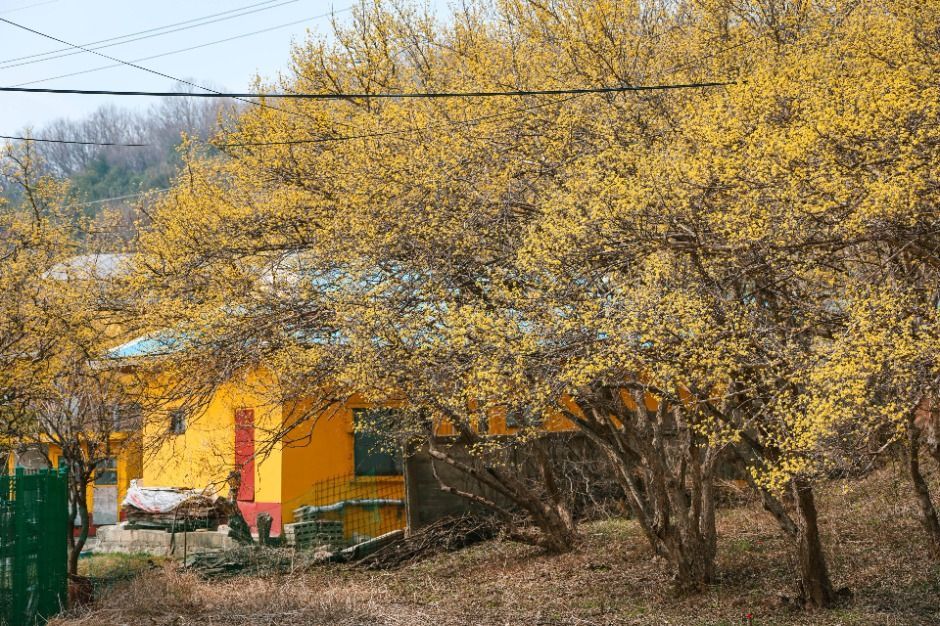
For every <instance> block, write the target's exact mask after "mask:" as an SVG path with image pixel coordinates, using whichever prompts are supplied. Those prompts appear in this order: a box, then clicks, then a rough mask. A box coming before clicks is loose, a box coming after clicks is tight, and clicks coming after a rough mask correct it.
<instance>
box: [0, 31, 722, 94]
mask: <svg viewBox="0 0 940 626" xmlns="http://www.w3.org/2000/svg"><path fill="white" fill-rule="evenodd" d="M0 21H7V20H4V19H3V18H0ZM126 65H131V64H129V63H128V64H126ZM131 67H138V68H139V69H146V68H140V66H134V65H131ZM147 71H150V72H153V73H156V74H160V73H159V72H155V71H154V70H147ZM161 75H162V76H164V77H166V78H171V79H172V78H173V77H172V76H166V75H164V74H161ZM180 82H182V83H183V84H186V85H193V83H188V82H186V81H180ZM736 84H738V82H737V81H708V82H699V83H675V84H662V85H621V86H617V87H572V88H566V89H518V90H505V91H429V92H428V91H425V92H408V91H405V92H400V93H397V92H376V93H369V92H348V93H251V92H239V93H229V92H220V91H212V92H211V93H189V92H186V91H114V90H109V89H51V88H41V87H35V88H31V87H0V92H16V93H48V94H73V95H83V96H96V95H97V96H148V97H161V98H234V99H237V100H240V99H242V98H269V99H287V100H374V99H396V98H410V99H435V98H500V97H525V96H561V95H573V94H590V93H628V92H635V91H675V90H679V89H699V88H708V87H727V86H729V85H736ZM193 86H195V87H199V85H193ZM199 88H200V89H208V88H207V87H199ZM252 104H259V103H256V102H253V103H252Z"/></svg>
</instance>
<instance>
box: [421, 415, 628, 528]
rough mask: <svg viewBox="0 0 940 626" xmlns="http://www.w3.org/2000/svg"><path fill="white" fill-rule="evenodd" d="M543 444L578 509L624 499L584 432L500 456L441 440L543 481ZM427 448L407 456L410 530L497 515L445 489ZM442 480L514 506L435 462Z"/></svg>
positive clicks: (476, 458)
mask: <svg viewBox="0 0 940 626" xmlns="http://www.w3.org/2000/svg"><path fill="white" fill-rule="evenodd" d="M534 445H539V446H541V447H542V450H543V451H544V452H545V453H546V454H547V456H548V458H549V459H550V460H551V464H552V467H553V468H554V471H555V473H556V476H557V477H558V479H559V480H558V483H559V488H560V489H561V490H562V491H563V492H564V493H566V495H567V496H568V497H569V498H570V499H571V504H572V507H573V508H574V509H576V510H577V509H579V508H580V509H583V508H584V501H585V500H586V499H597V500H601V499H610V498H615V499H616V498H619V497H620V496H621V492H620V489H619V486H617V485H616V484H615V481H613V480H612V476H611V473H610V471H609V469H608V468H607V465H606V463H605V462H604V461H603V459H602V458H601V457H600V455H599V454H598V452H597V450H596V449H595V448H594V446H593V445H592V444H591V443H590V442H589V441H588V440H587V439H586V438H585V437H584V436H583V435H582V434H580V433H577V432H564V433H547V434H546V436H545V437H544V438H540V439H539V440H538V441H532V442H529V443H526V444H522V445H516V446H513V447H511V448H507V449H505V450H503V451H502V452H500V453H499V454H498V458H494V457H492V456H490V457H487V458H485V459H484V458H483V457H481V456H480V455H479V454H471V453H470V451H469V450H468V449H467V447H466V446H465V445H463V444H460V443H459V442H457V441H456V439H453V438H443V437H442V438H439V439H438V440H437V443H436V446H437V447H438V448H439V449H441V450H442V451H446V452H447V454H449V455H452V456H453V457H454V458H456V459H459V460H460V461H463V462H466V463H468V464H472V465H475V466H476V467H478V468H481V469H482V467H483V465H484V464H485V463H484V462H487V463H499V464H500V465H501V466H503V467H507V468H510V469H512V471H514V472H517V473H519V474H520V475H521V476H525V477H528V478H530V479H532V480H533V481H535V482H536V483H538V466H537V465H536V463H535V460H534V453H533V450H532V446H534ZM431 462H432V460H431V457H430V455H429V454H428V449H427V446H426V445H424V446H421V447H420V448H418V449H416V450H414V451H413V452H412V454H410V455H408V456H407V457H406V459H405V489H406V497H407V510H406V514H407V522H408V528H409V530H410V531H414V530H418V529H420V528H423V527H425V526H427V525H428V524H431V523H433V522H434V521H436V520H439V519H441V518H443V517H448V516H456V515H462V514H465V513H471V512H473V513H479V514H491V512H490V511H489V510H488V509H486V508H484V507H482V506H481V505H479V504H476V503H473V502H472V501H470V500H468V499H466V498H463V497H460V496H457V495H453V494H450V493H447V492H446V491H443V490H442V489H441V488H440V485H439V483H438V481H437V479H436V478H435V477H434V472H433V471H432V466H431ZM434 465H435V468H436V470H437V474H438V476H439V477H440V478H441V480H442V481H443V482H444V483H445V484H447V485H449V486H451V487H454V488H457V489H460V490H461V491H468V492H470V493H474V494H479V495H482V496H484V497H486V498H488V499H491V500H493V501H495V502H496V503H497V504H499V505H501V506H506V507H507V508H511V507H512V504H511V503H510V502H508V501H506V500H505V498H503V497H501V496H500V495H498V494H496V493H494V492H493V491H492V490H491V489H489V488H487V487H485V486H484V485H482V484H481V483H480V482H479V481H477V480H476V479H474V478H472V477H471V476H469V475H468V474H466V473H464V472H462V471H460V470H458V469H456V468H454V467H452V466H450V465H448V464H446V463H443V462H441V461H435V462H434Z"/></svg>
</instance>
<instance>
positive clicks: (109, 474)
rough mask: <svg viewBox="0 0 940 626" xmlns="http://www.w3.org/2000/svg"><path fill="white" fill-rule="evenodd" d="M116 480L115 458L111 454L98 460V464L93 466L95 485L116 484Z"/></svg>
mask: <svg viewBox="0 0 940 626" xmlns="http://www.w3.org/2000/svg"><path fill="white" fill-rule="evenodd" d="M117 482H118V481H117V459H116V458H114V457H113V456H112V457H109V458H107V459H104V460H102V461H98V466H97V467H96V468H95V485H97V486H99V487H101V486H106V485H116V484H117Z"/></svg>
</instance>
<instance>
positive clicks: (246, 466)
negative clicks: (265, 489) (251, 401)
mask: <svg viewBox="0 0 940 626" xmlns="http://www.w3.org/2000/svg"><path fill="white" fill-rule="evenodd" d="M235 471H236V472H240V474H241V482H240V483H239V487H238V499H239V500H242V501H251V500H254V499H255V411H254V409H237V410H236V411H235Z"/></svg>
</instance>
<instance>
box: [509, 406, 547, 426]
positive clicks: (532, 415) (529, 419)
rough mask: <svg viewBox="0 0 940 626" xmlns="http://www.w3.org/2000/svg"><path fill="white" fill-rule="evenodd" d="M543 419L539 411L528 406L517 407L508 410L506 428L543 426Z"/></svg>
mask: <svg viewBox="0 0 940 626" xmlns="http://www.w3.org/2000/svg"><path fill="white" fill-rule="evenodd" d="M543 421H544V419H543V418H542V414H541V413H537V412H535V411H533V410H532V409H531V408H530V407H527V406H521V407H515V408H512V409H508V410H507V411H506V428H522V427H523V426H527V427H533V426H541V425H542V422H543Z"/></svg>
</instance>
